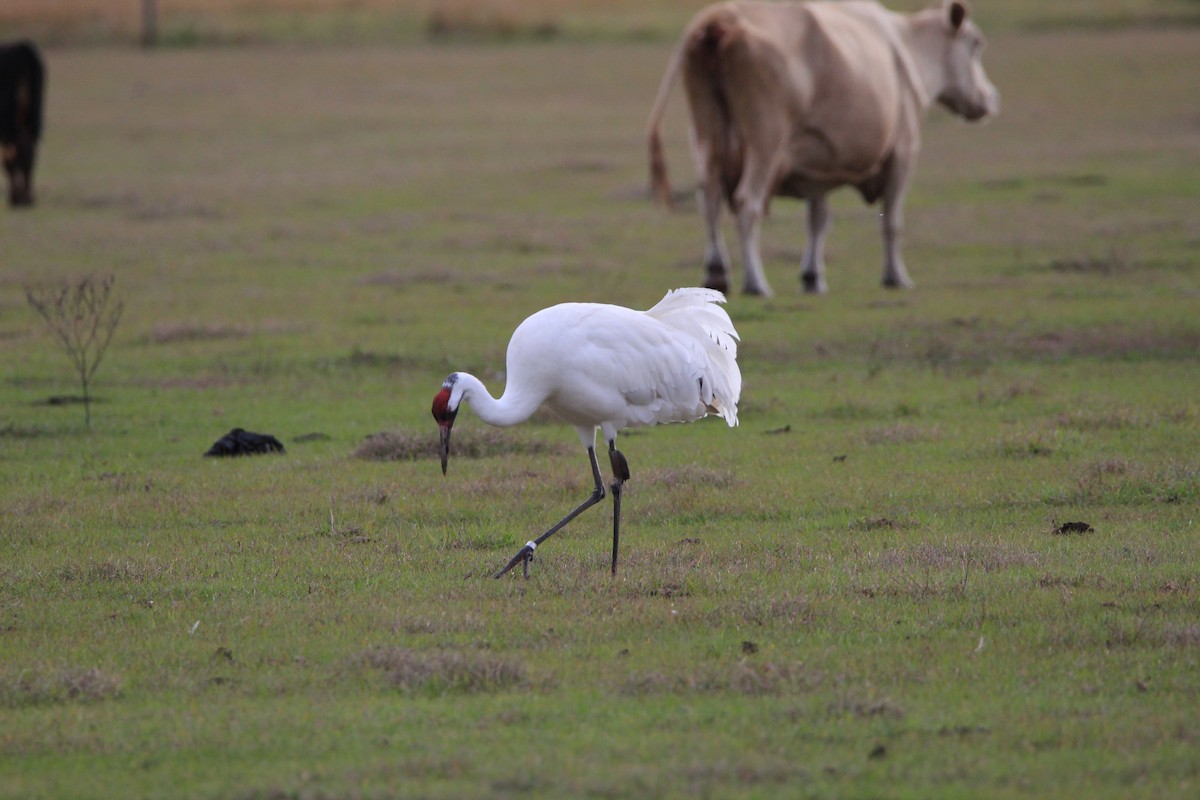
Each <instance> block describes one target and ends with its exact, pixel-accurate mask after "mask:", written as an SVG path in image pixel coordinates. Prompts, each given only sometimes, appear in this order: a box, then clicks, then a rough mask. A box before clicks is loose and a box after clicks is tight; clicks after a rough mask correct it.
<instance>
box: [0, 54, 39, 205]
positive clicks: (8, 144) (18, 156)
mask: <svg viewBox="0 0 1200 800" xmlns="http://www.w3.org/2000/svg"><path fill="white" fill-rule="evenodd" d="M45 83H46V70H45V68H44V67H43V66H42V57H41V56H40V55H39V54H38V49H37V47H36V46H35V45H34V44H33V42H29V41H20V42H12V43H10V44H0V155H3V159H4V171H5V172H7V173H8V204H9V205H10V206H31V205H33V162H34V159H35V157H36V156H37V143H38V139H40V138H41V136H42V94H43V89H44V87H45Z"/></svg>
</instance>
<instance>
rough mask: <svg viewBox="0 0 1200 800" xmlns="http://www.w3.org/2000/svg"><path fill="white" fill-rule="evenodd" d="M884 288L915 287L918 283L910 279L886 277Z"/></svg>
mask: <svg viewBox="0 0 1200 800" xmlns="http://www.w3.org/2000/svg"><path fill="white" fill-rule="evenodd" d="M883 288H885V289H915V288H917V285H916V284H915V283H913V282H912V281H909V280H904V281H899V280H896V279H895V278H884V279H883Z"/></svg>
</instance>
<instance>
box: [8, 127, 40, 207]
mask: <svg viewBox="0 0 1200 800" xmlns="http://www.w3.org/2000/svg"><path fill="white" fill-rule="evenodd" d="M36 154H37V142H36V141H35V140H34V139H33V137H31V136H20V135H18V137H17V140H16V141H15V142H4V143H3V145H0V156H2V157H3V160H4V171H5V172H6V173H8V204H9V205H10V206H13V207H16V206H31V205H33V162H34V157H35V156H36Z"/></svg>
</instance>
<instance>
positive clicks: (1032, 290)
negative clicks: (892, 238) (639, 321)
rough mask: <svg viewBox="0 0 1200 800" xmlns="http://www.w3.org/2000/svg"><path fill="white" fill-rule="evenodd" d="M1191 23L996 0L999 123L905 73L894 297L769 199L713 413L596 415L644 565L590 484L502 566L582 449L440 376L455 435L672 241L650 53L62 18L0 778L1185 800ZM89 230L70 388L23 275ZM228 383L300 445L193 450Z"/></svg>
mask: <svg viewBox="0 0 1200 800" xmlns="http://www.w3.org/2000/svg"><path fill="white" fill-rule="evenodd" d="M976 5H979V6H983V5H984V4H983V3H977V4H976ZM994 5H995V6H996V7H997V12H996V13H1000V11H1003V9H1001V8H1000V4H999V3H996V4H994ZM1012 5H1013V7H1016V6H1017V4H1015V3H1014V4H1012ZM363 7H364V8H370V7H371V4H370V3H364V4H363ZM1104 7H1105V8H1117V4H1112V5H1105V6H1104ZM1138 8H1139V9H1143V10H1144V9H1145V8H1150V9H1151V10H1153V9H1154V8H1157V6H1150V5H1148V4H1143V5H1140V6H1138ZM981 13H983V14H986V13H987V12H986V11H981ZM1005 13H1009V12H1005ZM985 18H986V17H985ZM1010 19H1012V20H1016V19H1017V17H1016V16H1015V12H1012V16H1010ZM1198 43H1200V36H1198V34H1197V29H1195V28H1186V27H1182V28H1179V27H1155V26H1135V27H1132V28H1121V27H1109V26H1101V27H1100V28H1094V27H1093V28H1088V29H1079V28H1072V29H1060V28H1057V27H1053V26H1051V27H1048V28H1045V29H1040V30H1036V31H1033V30H1029V29H1026V28H1024V27H1022V26H1021V25H1017V24H1012V25H1008V26H1007V27H1005V26H1002V29H1001V30H1000V31H999V32H998V33H996V34H995V35H993V36H992V37H991V45H990V47H989V51H988V54H987V64H988V68H989V72H990V75H991V77H992V79H993V80H994V82H995V83H996V84H997V86H998V87H999V88H1000V90H1001V92H1002V93H1003V103H1004V107H1003V111H1002V115H1001V116H1000V117H999V118H997V119H996V120H995V121H994V122H993V123H992V124H990V125H988V126H985V127H970V126H966V125H964V124H961V123H959V122H958V121H956V120H953V119H951V118H949V117H948V116H947V115H945V114H944V113H943V112H941V111H939V110H935V111H933V112H931V114H930V117H929V120H928V124H927V126H926V137H925V147H924V150H923V154H922V164H921V166H920V168H919V170H918V173H917V178H916V181H915V184H914V186H913V190H912V194H911V201H910V204H909V209H908V224H909V230H908V236H907V246H906V256H907V261H908V266H909V269H910V271H911V273H912V276H913V278H914V279H915V281H916V282H917V284H918V288H917V289H915V290H913V291H911V292H887V291H885V290H883V289H881V288H879V286H878V283H879V276H880V258H881V256H880V243H879V237H878V231H877V228H878V221H877V209H871V208H865V207H863V206H862V205H861V204H860V203H859V202H858V201H857V199H856V198H855V197H854V196H853V195H851V194H842V195H839V196H838V198H837V202H835V204H834V211H835V223H834V228H833V231H832V234H831V238H830V242H829V254H828V255H829V283H830V294H829V295H827V296H825V297H821V298H812V297H807V296H804V295H802V294H800V292H799V290H798V275H797V273H798V269H799V266H798V262H799V254H800V252H801V248H802V245H803V240H802V209H801V208H800V207H799V206H798V205H796V204H793V203H789V202H784V201H780V202H777V203H776V204H775V205H774V206H773V208H772V217H771V219H770V220H769V221H768V223H767V225H766V228H765V231H764V244H765V252H764V255H765V258H766V260H767V271H768V275H769V277H770V278H771V280H772V283H773V285H774V287H775V288H776V290H777V291H778V293H779V294H778V296H777V297H776V298H774V299H772V300H769V301H763V300H758V299H753V298H744V297H741V296H735V297H731V298H730V304H729V310H730V313H731V316H732V317H733V319H734V321H735V323H736V324H737V326H738V328H739V331H740V332H741V334H742V339H743V345H742V349H741V358H740V361H741V364H742V367H743V372H744V376H745V387H744V393H743V399H742V404H741V415H740V416H741V426H740V427H738V428H737V429H734V430H729V429H727V428H726V427H725V426H724V424H723V423H721V422H720V421H713V420H705V421H703V422H700V423H696V424H692V425H677V426H668V427H663V428H657V429H653V430H649V431H645V430H643V431H636V432H630V433H629V434H628V435H626V436H624V437H623V439H622V449H623V451H624V452H625V454H626V455H627V456H628V458H629V460H630V465H631V467H632V471H633V480H632V481H631V482H630V483H629V484H628V486H627V490H626V491H627V494H626V500H625V505H624V509H623V510H624V514H623V516H624V517H625V520H626V521H625V525H624V526H623V527H624V528H625V535H624V536H623V537H622V538H623V543H622V544H623V546H622V552H623V560H622V571H621V574H620V575H619V577H617V578H616V579H615V580H614V579H611V578H610V576H609V574H608V567H607V559H608V552H607V551H608V541H609V535H610V534H609V523H610V514H611V512H610V511H609V509H608V507H607V505H606V506H605V507H604V508H603V510H592V511H591V512H589V513H588V514H587V515H585V516H583V517H581V518H580V519H579V520H577V521H576V522H574V523H572V524H571V525H570V526H569V527H568V528H567V529H566V530H564V531H563V532H561V533H560V534H558V535H557V536H556V537H554V538H553V539H551V540H550V541H549V542H547V543H546V545H545V546H544V547H543V548H540V549H539V559H538V561H537V562H535V564H534V568H533V574H532V578H531V580H529V581H528V582H526V581H524V580H521V579H520V578H519V576H514V577H513V579H512V580H504V581H493V580H490V578H489V575H490V574H491V572H493V571H494V570H495V569H497V568H498V567H499V566H501V565H502V564H503V563H504V562H505V561H506V560H507V559H508V558H509V557H510V556H511V555H512V554H513V553H514V552H515V550H516V548H517V547H519V546H520V544H521V543H523V542H524V541H526V540H527V539H529V538H531V537H532V536H535V535H536V534H538V533H540V532H541V530H542V528H543V527H544V526H545V525H546V524H548V523H550V522H552V521H553V520H555V519H557V518H558V516H560V515H561V514H562V513H564V512H565V511H566V510H567V509H568V508H570V507H572V506H574V505H575V504H576V503H578V502H579V501H581V500H582V499H583V498H584V497H585V496H586V494H587V492H588V491H589V490H590V477H589V476H588V474H587V465H586V460H585V457H584V455H583V454H582V453H581V452H579V447H578V444H577V441H576V438H575V435H574V433H573V432H572V431H571V430H570V429H569V428H566V427H564V426H562V425H559V424H556V423H554V422H553V421H551V420H549V419H542V418H539V419H537V420H536V421H535V422H533V423H530V424H527V425H525V426H522V427H520V428H517V429H513V430H510V431H507V432H504V433H503V434H502V435H499V436H496V435H489V434H488V432H487V431H485V430H484V428H485V426H483V425H482V423H480V422H479V421H478V420H477V419H475V418H473V416H472V415H471V413H470V412H469V411H467V412H464V413H463V414H462V415H460V417H459V421H458V424H457V426H456V429H455V433H456V437H460V438H458V439H456V443H455V444H456V453H455V455H454V456H452V460H451V464H450V473H449V475H448V476H447V477H443V476H442V475H441V474H440V469H439V466H438V463H437V460H436V442H437V439H436V431H435V430H434V425H433V422H432V420H431V419H430V418H429V403H430V400H431V399H432V396H433V394H434V392H435V391H436V390H437V388H438V386H439V384H440V381H441V380H442V378H444V376H445V375H446V374H447V373H448V372H450V371H451V370H454V369H468V370H471V371H473V372H475V373H476V374H478V375H480V376H481V377H483V378H484V379H485V380H487V381H488V382H489V383H490V384H492V385H493V388H494V389H495V390H496V391H497V392H498V391H499V389H500V388H501V387H502V385H503V357H504V348H505V343H506V342H507V338H508V335H509V333H510V332H511V331H512V329H513V328H514V327H515V325H516V324H517V323H518V322H520V320H522V319H523V318H524V317H525V316H527V315H528V314H529V313H531V312H532V311H534V310H536V309H538V308H541V307H543V306H545V305H548V304H551V303H554V302H558V301H562V300H567V299H580V300H595V301H605V302H617V303H621V304H625V305H631V306H635V307H641V308H645V307H648V306H649V305H651V304H653V303H654V302H656V301H657V300H658V299H659V298H660V297H661V296H662V294H663V293H664V291H665V290H667V289H669V288H672V287H675V286H682V285H693V284H695V283H697V282H699V281H700V280H701V278H702V274H701V268H700V256H701V245H702V240H701V229H700V222H699V220H698V219H697V218H696V216H695V213H694V209H692V208H685V209H683V210H681V211H679V212H677V213H673V214H669V213H666V212H664V211H662V210H661V209H658V208H656V207H654V206H653V205H652V204H651V203H650V202H649V200H648V198H647V197H646V193H645V186H646V177H645V168H644V160H645V158H644V146H643V126H644V123H645V119H646V116H647V114H648V112H649V106H650V102H651V100H652V99H653V95H654V92H655V90H656V87H657V82H658V79H659V76H660V73H661V70H662V68H663V66H664V64H665V62H666V58H667V51H668V49H669V45H668V44H667V43H666V42H665V41H662V40H650V41H643V40H640V39H639V38H637V37H632V38H628V39H625V40H621V39H614V38H602V39H599V40H597V41H586V40H564V41H547V42H543V43H538V44H526V45H522V46H498V45H485V46H462V45H454V46H436V45H432V44H422V43H419V42H413V43H410V44H409V45H407V46H404V47H396V46H390V45H383V44H373V45H372V44H360V46H356V47H350V46H345V45H342V46H327V47H320V48H311V47H309V48H301V47H294V46H287V45H272V46H262V47H241V48H238V47H224V48H213V49H208V48H169V49H162V50H158V51H154V52H141V51H138V50H134V49H130V48H121V47H110V46H98V47H90V48H82V49H81V48H57V47H51V48H49V49H48V51H47V53H46V56H47V61H48V66H49V70H50V90H49V104H50V105H49V109H48V120H47V133H46V139H45V141H44V145H43V149H42V153H41V157H42V160H41V165H40V170H39V174H38V184H37V189H38V194H39V205H38V207H37V208H35V209H34V210H32V211H27V212H12V211H10V210H8V209H0V364H2V365H3V369H2V372H0V508H3V511H4V513H3V518H2V523H0V548H2V549H0V796H2V797H11V798H52V797H53V798H57V797H117V796H120V797H164V796H170V797H187V798H239V799H249V798H385V797H432V798H436V797H445V798H469V797H517V796H521V797H547V798H551V797H614V798H616V797H619V798H629V797H656V798H659V797H689V798H691V797H721V798H726V797H782V796H787V797H831V796H845V797H887V798H909V797H911V798H927V797H972V798H975V797H1001V798H1003V797H1022V798H1025V797H1046V798H1059V797H1084V796H1086V797H1095V798H1128V797H1147V798H1170V797H1179V798H1183V797H1194V796H1195V795H1196V793H1197V791H1200V789H1198V786H1200V758H1198V757H1197V752H1198V750H1197V747H1198V745H1200V721H1198V720H1197V716H1196V713H1195V712H1196V708H1197V705H1198V702H1200V700H1198V697H1197V691H1198V687H1200V684H1198V682H1197V677H1198V675H1200V671H1198V668H1200V613H1198V612H1200V603H1198V593H1200V555H1198V549H1197V541H1198V537H1197V534H1198V528H1197V519H1198V515H1200V456H1198V455H1197V454H1198V453H1200V399H1198V395H1197V390H1198V389H1200V378H1198V376H1200V372H1198V371H1197V370H1198V367H1200V363H1198V362H1200V318H1198V317H1197V308H1198V307H1200V265H1198V264H1197V258H1196V253H1197V248H1198V246H1200V221H1198V218H1197V215H1196V209H1197V207H1198V201H1200V150H1198V149H1197V147H1196V144H1197V134H1198V128H1197V124H1198V121H1197V116H1196V112H1195V102H1194V98H1196V97H1198V96H1200V72H1198V71H1197V70H1196V69H1195V52H1196V46H1197V44H1198ZM682 106H683V103H682V99H681V98H676V101H675V103H674V104H673V106H672V110H671V115H670V117H669V119H668V124H667V135H668V138H669V157H670V162H671V167H672V174H673V177H674V179H675V182H676V184H677V185H678V186H686V185H687V184H688V181H689V180H690V178H691V174H692V173H691V168H690V163H689V158H688V155H687V150H686V132H685V126H684V114H683V108H682ZM89 272H94V273H97V274H109V273H112V274H114V275H115V276H116V289H117V292H118V294H119V295H120V296H121V298H122V299H123V300H124V302H125V313H124V317H123V319H122V321H121V323H120V327H119V328H118V330H117V334H116V338H115V340H114V342H113V344H112V346H111V348H110V351H109V353H108V354H107V355H106V357H105V361H104V363H103V364H102V365H101V367H100V369H99V371H98V372H97V374H96V381H95V388H94V391H95V393H96V395H97V402H96V404H95V405H94V407H93V409H92V417H93V421H92V426H91V428H90V429H89V428H87V427H86V426H85V425H84V415H83V409H82V408H81V407H80V406H79V405H78V404H72V403H67V404H49V403H48V402H47V401H48V398H51V397H56V396H70V395H73V394H75V393H77V391H78V387H77V385H76V384H75V382H74V381H73V379H72V375H71V371H70V366H69V362H68V361H67V359H66V357H65V356H64V354H63V352H62V351H61V349H60V348H59V347H58V346H57V345H56V343H55V342H54V341H53V339H52V338H51V337H50V336H49V334H47V333H46V332H45V331H44V330H43V327H42V325H41V323H40V321H39V319H38V318H37V317H36V315H35V314H34V313H33V311H32V310H31V309H30V308H29V307H28V305H27V304H26V300H25V288H26V287H27V286H30V285H35V284H38V283H39V282H43V281H55V280H61V279H64V278H67V277H71V276H78V275H82V274H86V273H89ZM235 426H241V427H245V428H248V429H251V430H256V431H264V432H269V433H272V434H274V435H276V436H278V437H279V438H280V439H281V440H283V442H284V444H285V445H286V446H287V453H286V454H285V455H282V456H263V457H258V458H253V459H237V460H215V459H205V458H203V457H202V456H201V454H202V453H203V452H204V451H205V450H206V449H207V448H208V446H209V445H210V444H212V442H213V441H214V440H216V439H217V438H218V437H219V436H221V435H222V434H223V433H225V432H226V431H228V430H229V429H230V428H232V427H235ZM379 433H386V434H388V438H387V440H386V441H384V444H383V445H382V446H375V447H364V446H363V445H364V441H365V440H367V439H368V437H372V436H374V435H375V434H379ZM373 441H374V442H375V443H376V445H378V444H379V442H380V440H379V439H375V440H373ZM1066 522H1086V523H1088V525H1089V526H1090V527H1091V529H1092V530H1091V531H1089V532H1086V533H1055V530H1056V528H1058V527H1059V526H1061V525H1062V524H1063V523H1066Z"/></svg>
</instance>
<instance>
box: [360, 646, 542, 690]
mask: <svg viewBox="0 0 1200 800" xmlns="http://www.w3.org/2000/svg"><path fill="white" fill-rule="evenodd" d="M359 664H360V666H362V667H366V668H369V669H373V670H379V671H381V672H383V673H384V674H385V675H386V676H387V681H388V683H389V685H391V686H393V687H395V688H396V689H399V690H401V691H404V692H429V693H432V694H445V693H450V692H455V693H467V694H474V693H480V692H503V691H508V690H511V689H527V688H529V686H530V680H529V676H528V674H527V672H526V670H525V666H524V665H523V664H521V663H519V662H517V661H515V660H513V659H510V658H501V657H498V656H494V655H491V654H489V653H463V652H459V651H457V650H433V651H420V650H410V649H407V648H403V647H387V648H380V649H376V650H371V651H369V652H367V653H364V654H363V655H362V656H361V657H360V658H359Z"/></svg>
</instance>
